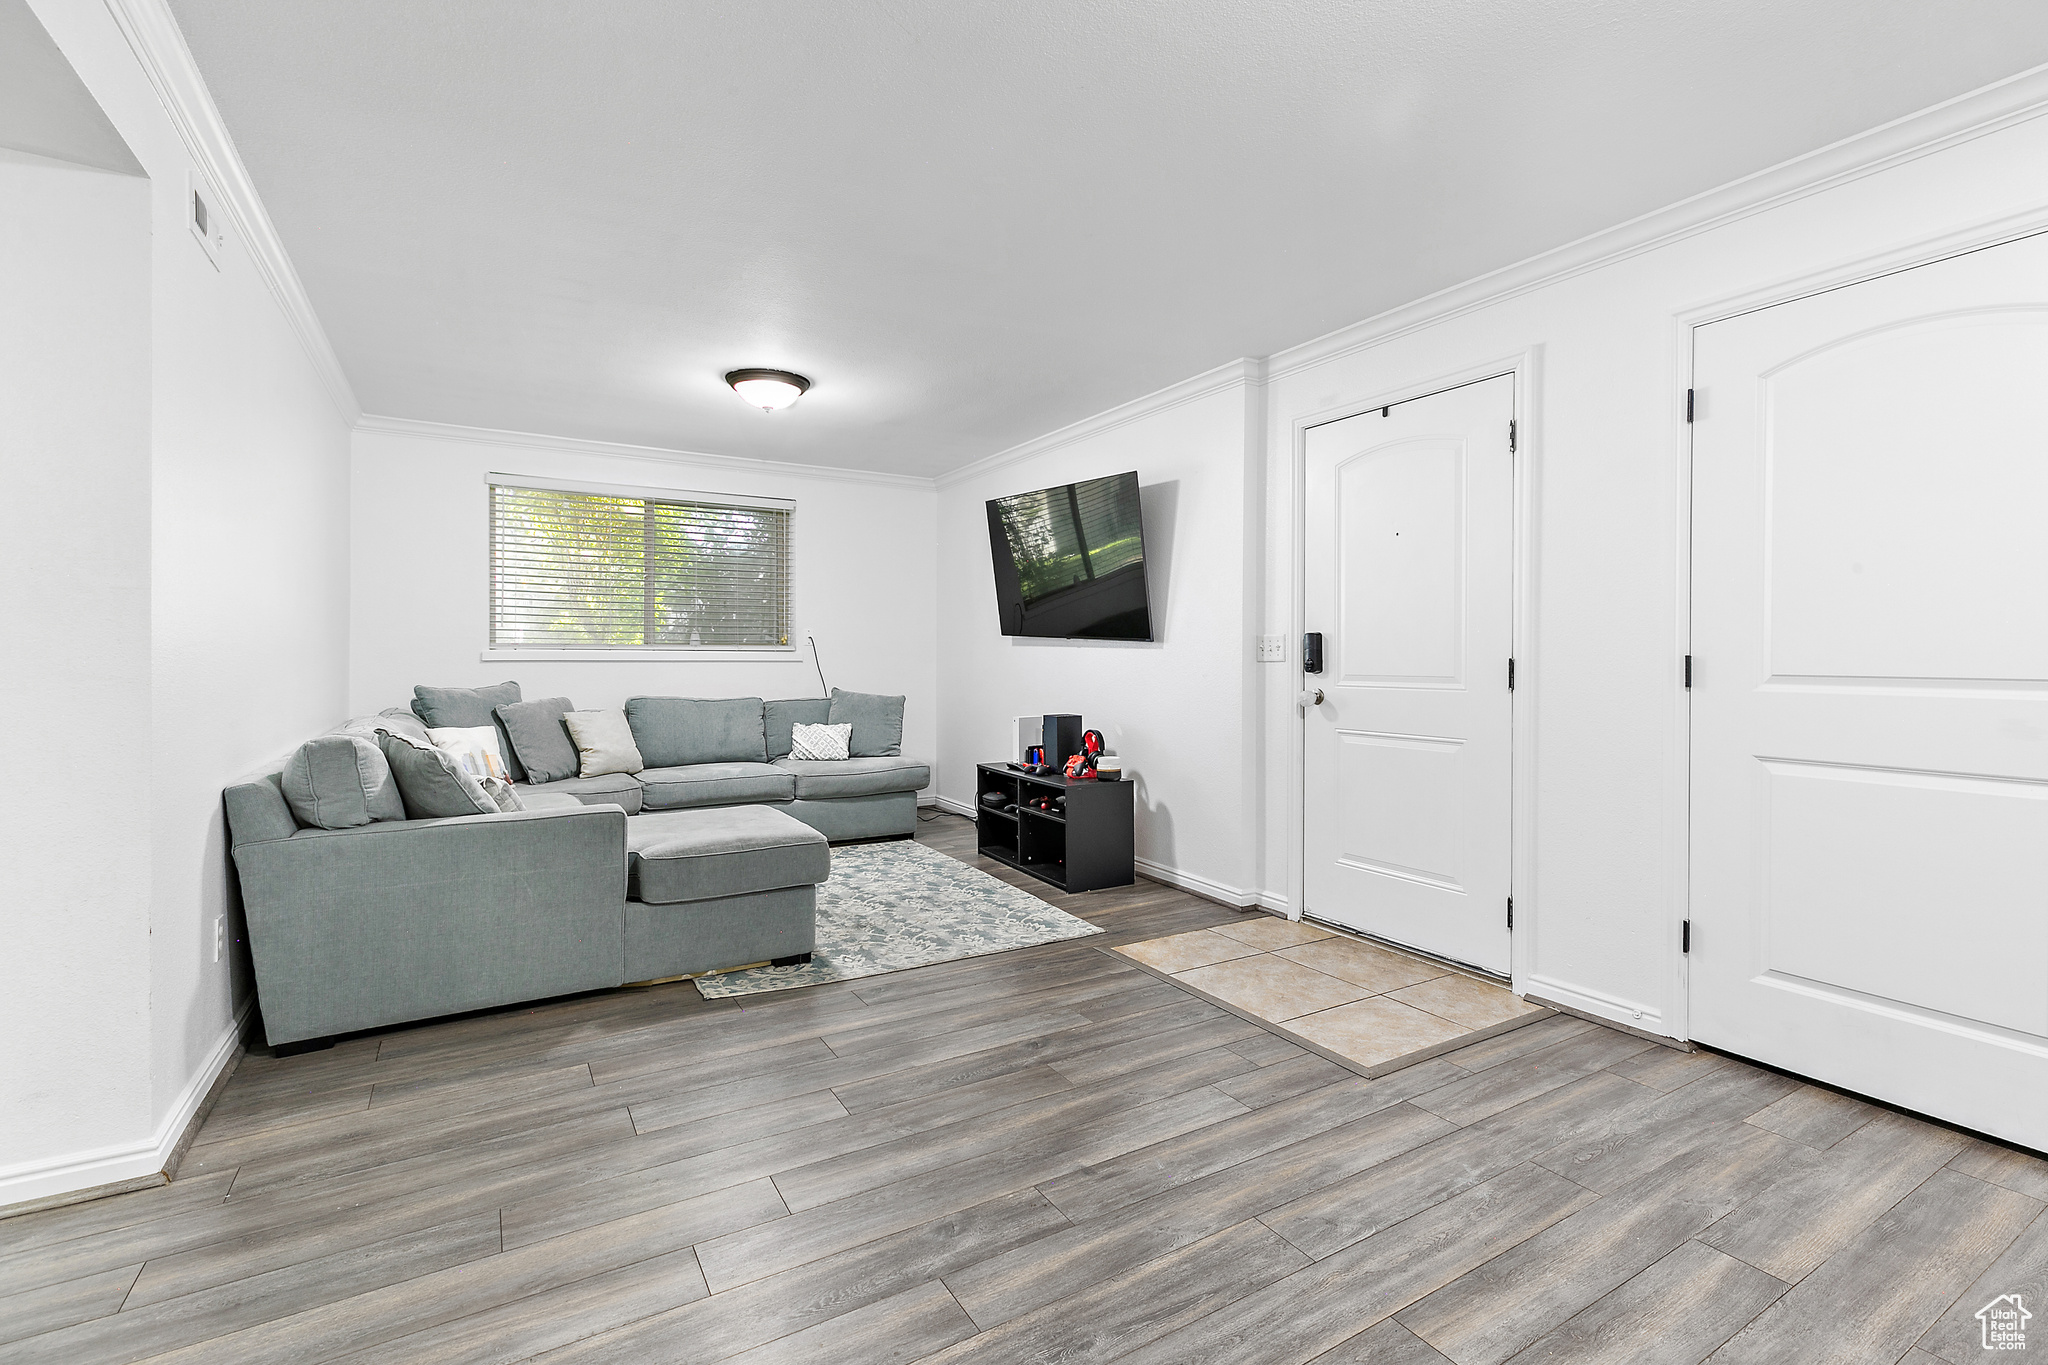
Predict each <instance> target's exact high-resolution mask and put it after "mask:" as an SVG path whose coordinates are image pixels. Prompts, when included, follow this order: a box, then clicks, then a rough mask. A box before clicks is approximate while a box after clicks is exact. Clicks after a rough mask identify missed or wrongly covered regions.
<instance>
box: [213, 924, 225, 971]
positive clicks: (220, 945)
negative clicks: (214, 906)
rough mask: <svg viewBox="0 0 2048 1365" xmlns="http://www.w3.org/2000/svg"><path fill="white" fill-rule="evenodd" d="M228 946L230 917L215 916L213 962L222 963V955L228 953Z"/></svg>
mask: <svg viewBox="0 0 2048 1365" xmlns="http://www.w3.org/2000/svg"><path fill="white" fill-rule="evenodd" d="M227 946H228V917H227V916H226V915H215V916H214V917H213V960H214V961H215V962H218V961H220V955H221V954H222V953H223V952H226V951H227Z"/></svg>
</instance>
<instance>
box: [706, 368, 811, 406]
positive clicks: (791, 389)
mask: <svg viewBox="0 0 2048 1365" xmlns="http://www.w3.org/2000/svg"><path fill="white" fill-rule="evenodd" d="M725 382H726V383H728V384H730V385H732V391H733V392H734V393H736V394H738V395H739V396H740V397H742V398H744V399H746V400H747V401H748V402H749V403H752V404H753V405H754V406H755V407H757V408H759V409H760V410H761V411H763V412H773V411H775V410H776V409H777V408H786V407H788V406H789V405H790V404H791V403H794V402H795V401H796V400H797V399H799V398H801V397H803V396H804V392H805V390H807V389H809V388H810V387H811V381H810V380H808V379H806V378H804V377H803V376H802V375H800V374H791V373H790V372H789V371H788V370H734V371H733V372H732V373H730V374H728V375H727V376H726V377H725Z"/></svg>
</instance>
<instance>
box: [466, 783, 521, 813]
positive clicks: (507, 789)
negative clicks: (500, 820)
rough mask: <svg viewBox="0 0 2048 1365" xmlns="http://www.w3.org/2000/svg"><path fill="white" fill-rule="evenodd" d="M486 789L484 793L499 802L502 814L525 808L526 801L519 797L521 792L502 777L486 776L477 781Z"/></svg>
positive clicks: (499, 809)
mask: <svg viewBox="0 0 2048 1365" xmlns="http://www.w3.org/2000/svg"><path fill="white" fill-rule="evenodd" d="M477 785H478V786H480V787H482V788H483V789H484V795H485V796H488V797H490V798H491V800H492V801H494V802H496V803H497V806H498V811H499V813H500V814H504V813H506V812H510V811H515V810H525V809H526V803H525V802H524V801H521V800H520V799H519V793H518V792H516V791H513V790H512V784H511V783H510V782H507V781H506V780H505V779H504V778H502V777H486V778H483V779H482V780H480V781H479V782H478V783H477Z"/></svg>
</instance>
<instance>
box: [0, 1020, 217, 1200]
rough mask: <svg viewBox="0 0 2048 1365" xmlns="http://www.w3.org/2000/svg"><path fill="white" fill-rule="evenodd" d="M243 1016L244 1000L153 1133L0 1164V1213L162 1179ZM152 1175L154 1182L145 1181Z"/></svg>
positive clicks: (159, 1181)
mask: <svg viewBox="0 0 2048 1365" xmlns="http://www.w3.org/2000/svg"><path fill="white" fill-rule="evenodd" d="M248 1017H249V1003H244V1004H243V1006H242V1008H241V1009H240V1010H237V1011H236V1012H235V1017H234V1018H233V1019H231V1020H229V1021H228V1026H227V1027H226V1028H225V1029H223V1030H221V1034H220V1037H219V1038H217V1039H215V1040H214V1044H213V1048H212V1050H211V1051H210V1052H209V1053H208V1054H207V1057H206V1060H205V1061H204V1062H203V1063H201V1064H200V1067H199V1069H198V1070H197V1071H195V1072H193V1073H192V1079H191V1080H189V1081H187V1082H186V1083H185V1088H184V1089H183V1090H182V1091H180V1092H179V1093H178V1098H177V1101H176V1102H175V1103H173V1104H172V1105H171V1108H170V1112H168V1113H166V1114H165V1115H164V1117H163V1119H162V1121H161V1122H159V1123H158V1124H157V1127H156V1131H155V1132H154V1133H151V1134H150V1135H149V1136H148V1137H146V1138H142V1139H139V1140H137V1141H135V1142H126V1143H117V1144H114V1145H111V1146H106V1147H95V1148H92V1149H91V1150H89V1151H84V1152H72V1153H68V1154H66V1155H64V1156H60V1157H46V1158H44V1159H43V1160H41V1161H25V1162H22V1163H20V1164H19V1165H15V1166H8V1167H4V1168H0V1212H6V1211H9V1210H10V1209H13V1206H15V1205H20V1204H28V1203H40V1202H43V1201H46V1200H51V1199H54V1198H58V1197H60V1196H63V1195H68V1194H75V1193H77V1192H79V1191H82V1190H96V1189H99V1188H100V1187H101V1186H103V1185H121V1186H128V1187H139V1186H140V1185H142V1184H160V1183H162V1180H163V1170H164V1167H165V1166H166V1165H167V1164H168V1163H169V1162H170V1159H171V1153H172V1152H174V1151H176V1150H177V1147H178V1142H179V1140H180V1139H181V1138H183V1137H184V1136H185V1129H186V1127H187V1125H189V1124H190V1123H191V1122H192V1116H193V1115H194V1114H195V1113H197V1112H198V1110H199V1106H200V1104H201V1102H203V1101H204V1100H205V1099H206V1095H207V1092H208V1091H210V1090H212V1089H213V1083H214V1081H215V1080H216V1079H217V1078H218V1077H219V1076H220V1073H221V1071H222V1070H223V1069H224V1068H225V1067H226V1066H227V1065H228V1063H229V1062H231V1061H233V1060H234V1058H235V1049H236V1048H238V1047H240V1046H241V1042H242V1026H243V1025H244V1023H246V1022H247V1020H248ZM152 1176H153V1177H155V1179H154V1180H152V1179H150V1177H152ZM108 1193H112V1191H108ZM13 1211H14V1212H21V1211H22V1210H20V1209H13Z"/></svg>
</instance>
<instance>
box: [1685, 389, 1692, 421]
mask: <svg viewBox="0 0 2048 1365" xmlns="http://www.w3.org/2000/svg"><path fill="white" fill-rule="evenodd" d="M1692 395H1693V390H1691V389H1687V390H1686V391H1685V420H1686V421H1688V422H1690V421H1691V420H1692Z"/></svg>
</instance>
